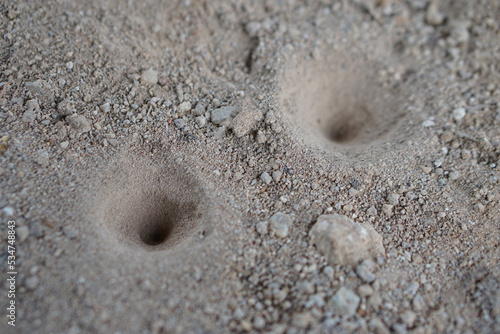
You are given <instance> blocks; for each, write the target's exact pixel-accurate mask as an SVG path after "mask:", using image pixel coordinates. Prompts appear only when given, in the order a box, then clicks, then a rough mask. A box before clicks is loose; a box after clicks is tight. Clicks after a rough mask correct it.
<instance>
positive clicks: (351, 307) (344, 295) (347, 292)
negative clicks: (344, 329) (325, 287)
mask: <svg viewBox="0 0 500 334" xmlns="http://www.w3.org/2000/svg"><path fill="white" fill-rule="evenodd" d="M360 300H361V299H360V298H359V297H358V295H356V294H355V293H354V292H353V291H352V290H351V289H349V288H347V287H345V286H343V287H341V288H340V289H339V290H338V291H337V292H336V293H335V295H334V296H333V298H332V306H333V310H334V311H335V313H336V314H338V315H339V316H342V317H350V316H353V315H354V314H356V311H357V309H358V306H359V302H360Z"/></svg>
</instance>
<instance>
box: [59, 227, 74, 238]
mask: <svg viewBox="0 0 500 334" xmlns="http://www.w3.org/2000/svg"><path fill="white" fill-rule="evenodd" d="M62 231H63V233H64V235H65V236H66V237H68V238H69V239H74V238H76V231H75V230H74V229H73V228H72V227H71V226H64V227H63V229H62Z"/></svg>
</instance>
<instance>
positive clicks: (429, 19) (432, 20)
mask: <svg viewBox="0 0 500 334" xmlns="http://www.w3.org/2000/svg"><path fill="white" fill-rule="evenodd" d="M443 20H444V16H443V14H441V13H440V12H439V3H438V1H437V0H432V1H431V3H430V4H429V6H428V7H427V11H426V12H425V22H426V23H427V24H429V25H431V26H437V25H440V24H441V23H443Z"/></svg>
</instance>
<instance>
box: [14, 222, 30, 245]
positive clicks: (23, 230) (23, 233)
mask: <svg viewBox="0 0 500 334" xmlns="http://www.w3.org/2000/svg"><path fill="white" fill-rule="evenodd" d="M29 235H30V230H29V228H28V226H20V227H18V228H17V229H16V240H17V241H19V242H23V241H25V240H26V239H27V238H28V236H29Z"/></svg>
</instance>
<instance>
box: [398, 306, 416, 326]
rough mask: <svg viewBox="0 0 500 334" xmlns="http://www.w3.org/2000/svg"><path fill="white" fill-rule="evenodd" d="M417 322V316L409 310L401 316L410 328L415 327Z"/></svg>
mask: <svg viewBox="0 0 500 334" xmlns="http://www.w3.org/2000/svg"><path fill="white" fill-rule="evenodd" d="M415 320H417V315H416V314H415V312H413V311H410V310H407V311H405V312H403V314H401V321H403V323H405V324H406V326H408V327H413V324H414V323H415Z"/></svg>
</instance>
